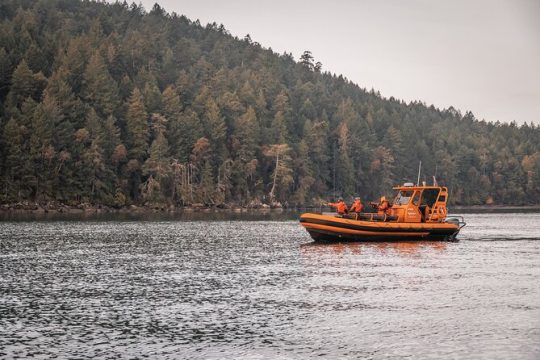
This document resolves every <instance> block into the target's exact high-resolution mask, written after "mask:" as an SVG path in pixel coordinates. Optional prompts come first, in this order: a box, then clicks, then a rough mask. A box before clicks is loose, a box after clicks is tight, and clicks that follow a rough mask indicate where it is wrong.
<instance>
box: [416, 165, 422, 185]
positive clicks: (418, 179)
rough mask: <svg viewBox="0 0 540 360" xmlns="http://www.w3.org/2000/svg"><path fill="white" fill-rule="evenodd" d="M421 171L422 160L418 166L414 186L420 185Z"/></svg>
mask: <svg viewBox="0 0 540 360" xmlns="http://www.w3.org/2000/svg"><path fill="white" fill-rule="evenodd" d="M421 171H422V160H420V164H418V178H417V179H416V186H418V185H420V172H421Z"/></svg>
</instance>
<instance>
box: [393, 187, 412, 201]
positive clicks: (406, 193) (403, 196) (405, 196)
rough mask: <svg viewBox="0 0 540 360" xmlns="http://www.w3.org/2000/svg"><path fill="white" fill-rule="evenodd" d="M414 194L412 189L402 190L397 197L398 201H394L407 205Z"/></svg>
mask: <svg viewBox="0 0 540 360" xmlns="http://www.w3.org/2000/svg"><path fill="white" fill-rule="evenodd" d="M412 195H413V191H412V190H401V191H400V192H399V193H398V195H397V197H396V201H394V204H395V205H407V204H408V203H409V201H410V200H411V196H412Z"/></svg>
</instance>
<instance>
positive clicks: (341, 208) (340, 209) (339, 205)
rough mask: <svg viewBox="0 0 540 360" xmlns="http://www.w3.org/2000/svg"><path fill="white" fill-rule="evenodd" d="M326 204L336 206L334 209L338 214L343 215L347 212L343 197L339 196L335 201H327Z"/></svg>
mask: <svg viewBox="0 0 540 360" xmlns="http://www.w3.org/2000/svg"><path fill="white" fill-rule="evenodd" d="M328 206H331V207H333V208H336V211H337V213H338V214H339V215H345V214H346V213H347V212H348V210H347V204H345V201H343V198H339V200H338V202H336V203H328Z"/></svg>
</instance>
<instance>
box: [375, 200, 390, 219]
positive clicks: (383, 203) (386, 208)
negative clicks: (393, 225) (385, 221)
mask: <svg viewBox="0 0 540 360" xmlns="http://www.w3.org/2000/svg"><path fill="white" fill-rule="evenodd" d="M391 211H392V207H391V206H390V203H389V202H388V200H386V196H381V200H380V201H379V205H378V206H377V214H379V215H384V214H390V213H391Z"/></svg>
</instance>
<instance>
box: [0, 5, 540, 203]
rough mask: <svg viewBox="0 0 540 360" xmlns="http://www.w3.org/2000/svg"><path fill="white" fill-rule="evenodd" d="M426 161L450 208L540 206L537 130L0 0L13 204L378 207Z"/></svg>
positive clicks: (3, 181) (219, 33) (112, 19)
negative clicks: (353, 202) (358, 202)
mask: <svg viewBox="0 0 540 360" xmlns="http://www.w3.org/2000/svg"><path fill="white" fill-rule="evenodd" d="M441 86H444V84H441ZM419 161H422V164H423V165H422V167H423V176H422V179H421V180H425V181H427V182H429V183H431V181H432V176H435V177H436V178H437V181H438V183H439V184H440V185H444V186H448V188H449V191H450V193H451V194H450V203H451V204H457V205H492V204H493V205H530V204H540V128H539V127H538V126H535V125H533V124H524V125H521V126H518V125H516V124H515V123H510V124H503V123H498V122H497V123H491V122H485V121H480V120H478V119H476V118H475V116H474V115H473V114H472V113H470V112H467V113H465V114H462V113H461V112H460V111H457V110H455V109H454V108H449V109H442V110H441V109H437V108H435V107H433V106H428V105H426V104H424V103H422V102H411V103H405V102H403V101H400V100H397V99H394V98H389V99H387V98H383V97H382V96H381V95H380V94H379V93H378V92H376V91H374V90H371V91H368V90H366V89H363V88H361V87H360V86H358V85H356V84H354V83H352V82H351V81H349V80H347V79H346V78H345V77H343V76H341V75H334V74H331V73H329V72H326V71H325V69H324V66H323V64H320V63H319V62H316V60H315V59H314V58H313V56H312V55H311V53H309V52H308V51H306V52H305V53H304V55H303V56H302V57H301V58H300V59H299V61H295V60H294V58H293V56H292V55H291V54H287V53H285V54H277V53H275V52H273V51H272V50H271V49H268V48H264V47H263V46H261V45H260V44H258V43H256V42H254V41H252V39H251V38H250V37H249V35H247V36H246V37H245V38H243V39H239V38H237V37H234V36H232V35H230V34H229V33H228V31H227V30H226V29H225V27H224V26H223V25H217V24H209V25H208V26H204V27H203V26H201V25H200V24H199V22H198V21H191V20H189V19H187V18H186V17H184V16H181V15H177V14H168V13H166V12H165V11H164V10H163V9H162V8H161V7H159V6H158V5H155V6H154V8H153V9H152V10H150V11H148V12H147V11H145V10H144V9H143V8H142V7H141V6H138V5H135V4H128V3H125V2H124V3H115V4H108V3H102V2H94V1H76V0H39V1H34V0H24V1H14V0H0V170H1V172H0V203H1V204H23V205H21V207H25V206H26V205H24V204H29V205H28V206H30V207H32V206H43V207H55V206H56V207H59V208H61V207H62V206H67V207H72V208H77V207H81V208H85V207H87V208H99V207H101V206H103V207H106V208H111V209H113V208H128V207H130V206H131V207H141V206H144V207H147V208H159V209H165V208H167V209H170V208H176V207H184V206H191V207H193V206H195V207H200V206H203V207H221V208H228V207H266V206H272V207H279V206H284V207H297V206H309V205H314V206H318V205H320V204H321V203H322V202H324V201H326V200H330V199H333V198H335V197H337V196H343V197H345V198H346V199H347V200H348V199H350V198H351V197H352V196H356V195H359V196H361V197H363V198H364V199H366V200H367V201H369V200H373V199H376V198H377V197H378V196H379V195H381V194H386V195H390V194H391V188H392V186H393V185H396V184H399V183H403V182H405V181H411V180H413V181H414V180H416V172H417V169H418V163H419ZM32 204H34V205H32ZM40 204H41V205H40ZM15 207H16V206H15ZM5 208H11V207H10V206H8V205H6V206H5Z"/></svg>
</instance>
